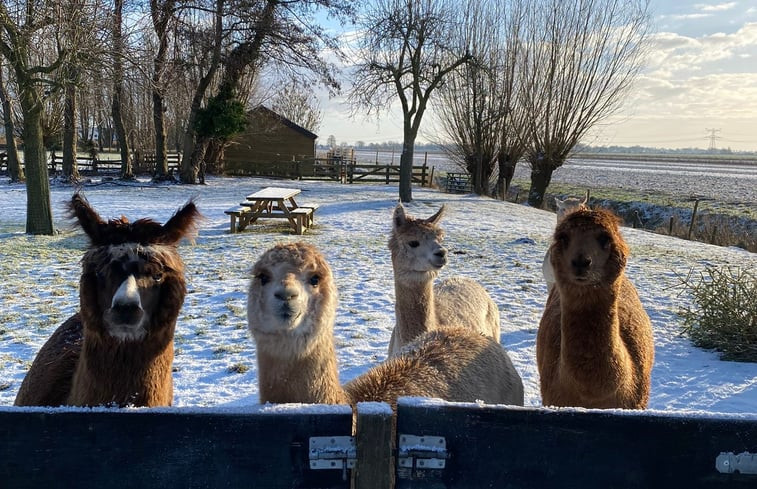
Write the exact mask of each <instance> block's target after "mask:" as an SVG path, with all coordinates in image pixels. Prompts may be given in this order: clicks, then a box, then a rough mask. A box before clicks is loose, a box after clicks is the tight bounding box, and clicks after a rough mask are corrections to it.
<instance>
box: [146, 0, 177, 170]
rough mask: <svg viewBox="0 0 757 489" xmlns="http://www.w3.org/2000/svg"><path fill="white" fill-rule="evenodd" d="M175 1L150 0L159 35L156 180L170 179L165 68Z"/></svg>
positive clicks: (155, 95)
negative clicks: (167, 156)
mask: <svg viewBox="0 0 757 489" xmlns="http://www.w3.org/2000/svg"><path fill="white" fill-rule="evenodd" d="M173 9H174V1H173V0H166V1H165V2H164V3H163V4H160V2H158V1H156V0H150V13H151V15H152V23H153V27H154V29H155V35H156V36H157V37H158V52H157V53H156V54H155V60H154V62H153V74H152V87H153V88H152V121H153V124H154V126H155V174H154V177H153V179H154V180H168V179H169V178H170V177H169V175H168V160H167V159H166V153H167V152H168V151H167V148H168V145H167V144H166V122H165V106H164V105H165V104H164V97H163V93H162V92H163V70H164V68H165V65H166V57H167V56H168V23H169V20H170V19H171V15H172V14H173Z"/></svg>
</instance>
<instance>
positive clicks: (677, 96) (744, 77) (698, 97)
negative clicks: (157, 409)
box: [318, 0, 757, 151]
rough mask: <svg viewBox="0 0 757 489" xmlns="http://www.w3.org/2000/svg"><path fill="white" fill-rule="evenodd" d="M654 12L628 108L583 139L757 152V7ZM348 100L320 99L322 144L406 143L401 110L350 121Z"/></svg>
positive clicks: (668, 3) (653, 5) (675, 5)
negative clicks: (328, 141) (647, 49)
mask: <svg viewBox="0 0 757 489" xmlns="http://www.w3.org/2000/svg"><path fill="white" fill-rule="evenodd" d="M650 10H651V12H652V16H653V34H652V37H651V50H650V55H649V59H648V63H647V66H646V68H645V70H644V71H643V73H642V74H641V76H640V77H639V78H638V80H637V81H636V83H635V85H634V88H633V89H632V91H631V93H630V95H629V97H628V99H627V101H626V104H625V105H624V106H623V108H622V109H621V110H620V111H619V112H618V113H617V114H616V115H614V116H613V117H611V118H609V119H607V120H605V121H604V122H603V123H602V124H601V125H600V126H598V127H596V128H595V130H593V131H592V132H591V134H589V135H588V136H587V138H586V139H585V140H584V142H585V143H587V144H591V145H595V146H609V145H619V146H633V145H641V146H649V147H659V148H703V149H708V148H710V147H711V146H712V147H714V148H717V149H721V148H730V149H732V150H737V151H757V2H755V1H753V0H752V1H732V2H695V1H685V0H651V2H650ZM349 87H350V85H349V80H345V81H344V83H343V89H345V90H348V89H349ZM345 98H346V97H345V95H344V93H343V94H342V95H341V96H337V97H334V98H331V99H329V98H328V97H326V96H325V95H324V96H323V97H321V99H320V103H321V109H322V112H323V116H324V117H323V122H322V124H321V128H320V130H319V131H318V134H319V135H320V139H319V142H322V143H325V141H326V139H327V138H328V136H329V135H333V136H334V137H335V138H336V140H337V143H340V144H341V143H346V144H347V145H353V144H355V142H356V141H363V142H365V143H371V142H384V141H402V116H401V112H400V111H398V110H393V111H390V112H389V113H385V114H384V115H383V116H382V117H381V118H380V119H379V120H378V121H376V120H375V119H366V118H364V117H362V116H350V110H349V107H348V106H347V105H346V103H345ZM434 126H435V125H434V123H433V113H431V114H427V116H426V117H424V120H423V125H422V127H421V133H420V134H419V138H418V141H419V142H424V141H432V140H434V139H435V134H434V132H435V129H434Z"/></svg>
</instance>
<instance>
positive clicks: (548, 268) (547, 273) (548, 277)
mask: <svg viewBox="0 0 757 489" xmlns="http://www.w3.org/2000/svg"><path fill="white" fill-rule="evenodd" d="M588 200H589V194H588V193H587V194H586V195H585V196H584V198H583V199H581V198H579V197H565V198H564V199H562V200H561V199H560V198H559V197H555V208H556V213H557V224H559V223H560V221H562V220H563V218H564V217H565V215H566V214H567V213H569V212H572V211H574V210H576V209H588V206H587V205H586V202H587V201H588ZM541 272H542V274H543V275H544V280H545V281H546V282H547V292H549V291H550V290H552V287H554V285H555V272H554V271H553V270H552V264H551V263H550V262H549V249H548V250H547V252H546V253H545V254H544V261H542V263H541Z"/></svg>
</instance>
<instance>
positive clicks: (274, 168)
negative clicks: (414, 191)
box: [234, 158, 434, 187]
mask: <svg viewBox="0 0 757 489" xmlns="http://www.w3.org/2000/svg"><path fill="white" fill-rule="evenodd" d="M399 172H400V167H399V166H398V165H390V164H374V163H357V162H356V161H354V160H353V161H350V160H334V159H329V158H316V159H314V160H308V161H283V162H281V161H279V162H271V163H254V164H253V163H251V164H248V165H246V167H245V169H244V170H235V171H234V174H236V175H254V176H261V177H274V178H292V179H297V180H333V181H338V182H342V183H366V182H374V183H375V182H380V183H385V184H389V183H395V182H399V179H400V178H399ZM433 176H434V168H433V167H429V166H427V165H425V164H424V165H421V166H413V173H412V183H416V184H418V185H421V186H423V187H427V186H430V185H431V182H432V180H433Z"/></svg>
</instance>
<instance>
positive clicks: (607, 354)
mask: <svg viewBox="0 0 757 489" xmlns="http://www.w3.org/2000/svg"><path fill="white" fill-rule="evenodd" d="M627 256H628V246H627V245H626V243H625V241H624V240H623V238H622V237H621V235H620V231H619V229H618V219H617V217H616V216H614V215H613V214H612V213H610V212H607V211H603V210H589V209H579V210H577V211H574V212H572V213H570V214H568V215H567V216H566V217H565V218H564V219H563V220H562V221H561V222H560V223H559V224H558V226H557V228H556V230H555V235H554V242H553V244H552V246H551V247H550V257H551V263H552V268H553V269H554V271H555V279H556V282H555V287H554V288H553V289H552V291H551V292H550V294H549V297H548V299H547V305H546V307H545V310H544V314H543V316H542V319H541V322H540V324H539V331H538V334H537V338H536V361H537V366H538V368H539V375H540V378H541V395H542V401H543V403H544V405H551V406H582V407H586V408H626V409H643V408H646V407H647V403H648V401H649V386H650V376H651V371H652V363H653V361H654V342H653V338H652V325H651V323H650V321H649V316H647V313H646V312H645V311H644V308H643V306H642V305H641V302H640V301H639V296H638V294H637V292H636V289H635V288H634V286H633V284H631V282H630V281H629V280H628V278H626V276H625V273H624V269H625V265H626V257H627Z"/></svg>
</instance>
